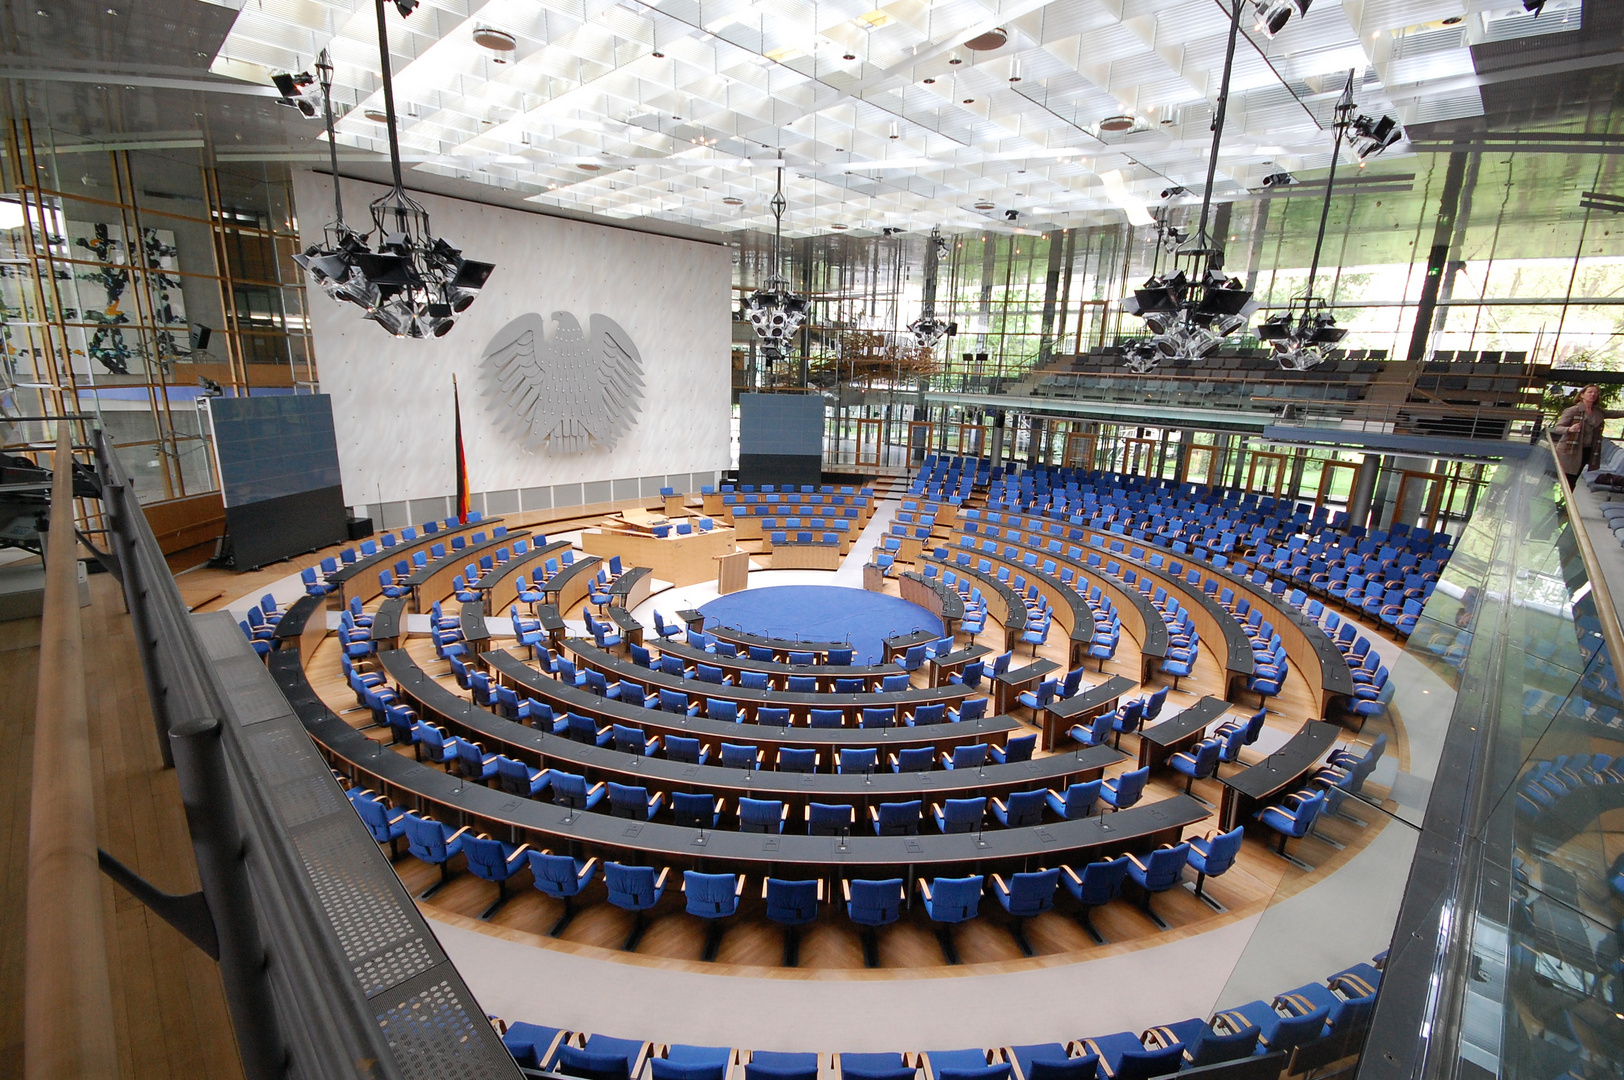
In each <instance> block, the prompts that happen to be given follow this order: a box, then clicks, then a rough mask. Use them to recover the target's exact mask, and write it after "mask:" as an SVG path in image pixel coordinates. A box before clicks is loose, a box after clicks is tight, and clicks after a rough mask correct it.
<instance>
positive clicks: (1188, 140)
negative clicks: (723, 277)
mask: <svg viewBox="0 0 1624 1080" xmlns="http://www.w3.org/2000/svg"><path fill="white" fill-rule="evenodd" d="M1562 2H1564V0H1551V3H1552V4H1559V3H1562ZM871 3H872V0H850V2H846V3H825V2H820V3H818V4H815V5H806V4H804V3H803V2H801V0H757V2H755V3H751V2H750V0H716V2H714V3H713V2H711V0H706V2H705V3H704V5H703V7H702V8H701V7H698V6H695V5H693V4H691V3H686V2H685V3H677V2H675V0H663V2H662V0H619V2H613V3H611V2H609V0H590V2H587V3H585V4H580V3H573V4H565V3H562V2H561V0H552V2H550V3H537V2H536V0H489V2H488V3H483V4H480V3H478V2H477V0H473V2H471V3H468V4H467V5H466V6H458V7H455V8H453V7H451V6H449V5H443V6H441V7H438V8H436V7H430V6H427V5H425V6H423V7H421V8H419V10H418V12H416V13H415V14H414V15H413V16H412V17H411V18H408V19H404V20H402V19H400V18H398V16H396V15H395V14H394V12H393V9H391V12H390V16H389V18H390V34H391V45H392V54H393V55H394V57H395V61H396V69H397V87H398V89H399V91H400V100H399V102H398V104H399V108H400V111H401V113H402V116H401V142H402V145H403V147H404V148H405V149H406V152H407V155H408V156H409V157H411V158H412V159H414V162H415V164H416V167H419V168H423V169H425V170H432V171H435V172H441V173H446V174H448V175H460V176H471V177H472V178H473V179H474V180H476V181H479V182H490V183H501V184H503V185H504V186H508V187H513V188H518V189H520V190H523V191H527V192H530V193H531V197H533V198H535V199H537V200H538V201H542V202H545V203H549V204H553V205H559V206H566V207H574V208H577V209H595V210H599V211H601V212H612V213H616V214H632V215H652V216H669V217H673V218H674V219H680V220H684V221H701V220H702V221H706V222H712V221H713V222H714V223H715V225H716V226H717V227H720V228H735V227H740V226H741V225H753V226H759V225H760V224H762V223H764V222H765V221H766V219H767V217H766V209H765V201H764V200H765V197H764V196H763V195H762V194H761V191H760V178H759V177H758V176H757V175H755V173H756V172H757V171H759V167H760V166H761V164H762V163H763V162H764V161H774V160H776V158H777V156H778V154H779V153H780V152H782V154H783V155H784V157H785V160H786V161H787V162H788V163H789V167H790V169H791V170H792V171H793V170H796V169H797V168H798V169H799V170H800V171H799V173H797V174H796V176H794V177H791V176H786V183H787V184H789V185H790V188H791V191H792V192H793V194H794V198H793V199H792V205H794V206H795V207H796V209H795V210H794V211H792V213H791V214H790V216H789V218H787V219H786V221H785V226H786V231H788V232H790V234H791V235H794V234H796V233H797V231H799V230H810V231H821V230H823V229H825V228H827V227H828V226H829V225H832V224H833V223H835V222H837V221H838V222H841V223H843V224H847V225H850V226H851V227H852V228H853V229H858V230H861V228H863V227H864V223H868V224H873V223H874V222H875V221H877V220H879V218H880V217H881V216H883V215H889V217H887V218H886V222H887V223H888V224H895V225H899V226H903V227H906V226H907V225H908V224H909V221H908V218H909V217H910V216H912V217H916V218H928V219H930V220H933V221H944V222H946V223H948V224H949V225H951V223H952V221H953V220H954V219H955V218H957V219H958V220H959V222H960V223H961V227H984V226H985V225H986V219H985V218H984V217H982V216H980V215H978V214H977V213H976V212H974V211H973V210H970V209H967V208H968V207H969V206H970V204H971V203H973V202H974V201H975V199H976V198H985V199H987V200H989V201H991V202H992V203H993V204H994V206H995V207H996V208H997V209H999V210H1000V211H1001V210H1002V209H1004V208H1006V207H1011V206H1022V207H1032V206H1035V205H1039V204H1040V203H1041V205H1043V206H1045V207H1048V208H1051V211H1046V212H1052V215H1055V216H1056V217H1057V220H1058V221H1060V222H1061V223H1064V222H1065V221H1067V220H1072V221H1083V220H1097V219H1098V215H1099V214H1101V213H1105V214H1107V215H1109V214H1112V213H1120V210H1119V209H1117V204H1116V203H1114V202H1112V201H1111V200H1110V199H1108V198H1106V197H1105V192H1104V190H1103V188H1102V185H1101V184H1100V183H1099V182H1098V180H1097V174H1098V171H1100V170H1105V171H1110V170H1113V169H1122V170H1124V177H1125V179H1124V187H1123V190H1127V191H1130V192H1133V193H1135V194H1140V193H1139V192H1137V191H1136V189H1135V186H1134V185H1135V184H1137V183H1139V182H1140V181H1138V180H1136V179H1134V177H1137V176H1143V177H1147V178H1148V177H1149V176H1150V175H1151V173H1150V171H1149V169H1154V170H1156V171H1157V172H1159V173H1161V174H1163V175H1162V176H1158V177H1157V178H1156V179H1155V180H1153V181H1148V180H1147V181H1146V182H1147V183H1153V184H1154V185H1155V186H1156V190H1157V191H1160V189H1161V188H1162V187H1165V186H1166V182H1167V181H1166V179H1165V177H1177V178H1178V179H1179V182H1189V181H1192V180H1193V181H1194V182H1196V183H1198V184H1199V183H1200V182H1202V181H1204V179H1205V154H1206V147H1207V144H1208V141H1209V134H1208V130H1207V125H1208V122H1209V121H1210V119H1211V115H1212V107H1213V100H1212V95H1213V94H1214V93H1215V81H1216V71H1217V70H1218V69H1219V68H1220V67H1221V64H1222V54H1223V44H1224V42H1223V38H1224V29H1225V27H1224V18H1223V12H1222V11H1221V10H1220V9H1219V8H1218V6H1217V5H1215V4H1213V3H1211V2H1210V0H1127V2H1126V4H1125V6H1120V7H1119V6H1118V4H1117V0H1055V2H1054V3H1050V4H1043V3H1041V2H1040V0H945V2H943V3H937V4H931V5H921V4H918V3H916V2H915V3H909V4H906V5H904V4H893V5H888V6H882V7H872V6H870V4H871ZM225 6H231V7H237V8H238V11H239V14H238V18H237V22H236V25H235V26H234V28H233V31H232V33H231V35H230V36H229V37H228V39H227V41H226V43H225V45H224V47H223V48H222V49H221V52H220V55H219V59H218V61H217V67H221V68H229V69H230V70H231V71H233V72H237V73H241V72H243V71H245V70H251V69H252V68H253V67H254V66H255V65H257V66H258V67H259V68H260V69H261V70H264V71H266V73H267V77H268V74H269V72H270V70H271V69H273V68H274V69H275V70H281V71H285V70H299V69H300V68H301V67H302V66H306V65H308V63H309V56H310V55H313V54H314V52H315V51H317V50H319V49H320V48H321V47H323V46H324V45H327V46H330V47H331V49H332V51H333V54H334V57H335V66H336V68H337V74H336V85H335V94H334V96H335V100H336V101H337V102H338V103H339V105H340V106H341V108H342V109H344V110H345V112H346V114H345V115H344V117H343V119H342V120H340V122H339V125H338V131H339V141H340V142H342V143H344V144H346V145H348V146H353V147H362V148H365V149H369V150H381V149H382V141H383V140H382V129H381V127H380V126H379V125H378V124H376V123H375V122H372V121H369V120H367V119H366V118H365V113H366V111H367V110H374V111H376V110H379V109H381V106H382V102H381V95H380V94H379V92H378V86H377V73H376V70H375V67H376V46H375V33H376V30H375V25H374V17H373V12H372V8H371V5H370V4H366V5H362V4H359V3H358V2H352V0H335V2H332V3H320V4H318V3H311V2H308V0H253V2H252V3H246V4H241V5H240V6H239V4H238V3H237V0H229V2H228V3H227V4H226V5H225ZM1477 6H1481V5H1477ZM1464 7H1465V5H1464V4H1463V3H1462V0H1449V2H1447V3H1446V2H1444V0H1365V2H1364V3H1363V4H1361V5H1359V6H1358V7H1356V8H1354V9H1352V10H1353V12H1354V14H1355V16H1356V17H1357V18H1358V20H1359V25H1357V26H1356V25H1353V24H1352V23H1351V22H1350V21H1349V16H1348V11H1347V9H1345V6H1344V5H1340V4H1330V3H1327V4H1322V5H1316V6H1315V7H1314V8H1313V9H1312V10H1311V12H1310V14H1309V15H1308V17H1307V18H1304V19H1293V20H1292V21H1291V23H1290V24H1288V26H1287V27H1286V28H1285V30H1284V31H1283V32H1282V33H1281V34H1280V35H1279V36H1278V37H1277V38H1275V39H1273V40H1269V39H1264V38H1262V36H1261V35H1250V34H1249V36H1250V37H1251V39H1252V43H1251V44H1250V45H1248V44H1246V43H1243V45H1242V48H1241V49H1240V50H1239V51H1238V53H1237V57H1236V71H1235V92H1234V94H1233V96H1232V99H1231V103H1230V105H1231V108H1230V115H1231V121H1230V128H1231V131H1232V133H1233V136H1234V138H1233V143H1232V145H1226V147H1225V148H1224V150H1223V151H1222V155H1221V158H1220V161H1219V177H1220V183H1219V190H1220V191H1223V190H1229V189H1233V188H1235V187H1236V184H1234V183H1232V182H1231V181H1230V178H1231V177H1245V178H1253V177H1255V175H1258V174H1257V173H1256V170H1257V169H1258V168H1259V167H1261V165H1262V164H1263V160H1264V159H1263V157H1262V156H1260V154H1259V153H1258V152H1256V151H1255V149H1254V148H1255V147H1257V146H1259V145H1261V144H1263V143H1268V144H1269V145H1270V146H1271V147H1278V150H1279V152H1278V153H1274V154H1271V155H1268V159H1269V160H1276V159H1279V160H1284V159H1289V160H1291V161H1293V162H1300V163H1302V164H1299V165H1298V166H1297V167H1298V168H1311V167H1313V165H1314V163H1316V162H1321V163H1322V162H1323V161H1324V155H1325V151H1324V148H1323V139H1322V137H1321V136H1322V132H1321V130H1320V126H1319V124H1316V123H1315V121H1314V120H1313V117H1312V116H1311V112H1314V115H1318V113H1319V112H1323V111H1324V110H1323V108H1320V105H1321V102H1319V100H1318V98H1317V97H1316V96H1315V91H1314V90H1313V86H1314V85H1316V84H1315V82H1314V80H1316V79H1319V78H1321V77H1324V78H1331V77H1332V76H1335V75H1340V73H1341V72H1342V71H1345V70H1346V69H1347V68H1349V67H1354V68H1358V69H1360V70H1361V71H1362V72H1366V71H1368V72H1369V75H1368V77H1367V76H1364V75H1362V76H1361V81H1362V82H1363V85H1362V86H1361V96H1360V101H1361V102H1362V103H1365V102H1368V103H1369V104H1370V105H1371V107H1372V108H1380V107H1384V103H1385V101H1386V98H1387V94H1386V91H1385V90H1384V89H1383V82H1382V81H1383V80H1386V81H1388V82H1392V81H1393V80H1395V79H1398V80H1401V81H1403V82H1405V83H1407V84H1414V83H1419V84H1420V86H1419V87H1417V86H1414V85H1406V86H1404V95H1403V96H1404V98H1405V100H1406V101H1410V102H1426V101H1428V95H1427V94H1426V93H1425V86H1426V83H1427V82H1428V81H1429V80H1435V79H1439V78H1444V77H1446V76H1448V75H1453V74H1454V73H1457V72H1460V71H1462V70H1465V71H1470V52H1469V46H1468V43H1467V42H1466V40H1465V39H1466V38H1467V37H1468V36H1470V35H1468V34H1467V33H1465V32H1462V31H1460V30H1459V29H1457V30H1456V32H1455V33H1454V34H1453V35H1452V36H1448V35H1435V31H1436V30H1437V29H1438V27H1437V26H1434V25H1431V24H1434V23H1438V22H1441V20H1442V18H1444V17H1445V16H1446V15H1449V14H1461V13H1463V11H1464ZM1435 8H1436V9H1437V10H1436V11H1435V10H1434V9H1435ZM1479 21H1480V20H1479ZM1464 25H1466V26H1467V27H1468V29H1470V30H1471V31H1472V33H1473V34H1478V35H1480V34H1481V31H1479V30H1477V29H1475V28H1476V27H1477V26H1478V22H1474V21H1473V19H1466V20H1465V22H1464ZM481 27H489V28H492V29H496V30H500V31H501V32H503V33H506V34H510V35H512V37H513V39H514V49H513V51H512V52H511V53H508V54H506V59H507V60H508V62H507V63H503V64H498V63H495V62H493V54H492V52H491V50H489V49H486V48H483V47H481V46H479V45H478V44H476V43H475V42H474V40H473V33H474V31H475V30H476V29H478V28H481ZM993 27H1003V28H1005V29H1006V30H1007V32H1008V42H1007V44H1005V45H1004V46H1002V47H1001V48H998V49H996V50H993V51H992V52H981V53H976V52H971V51H968V50H966V49H964V48H963V43H964V42H965V41H966V40H968V38H970V37H972V36H975V35H977V34H981V33H985V32H986V31H988V30H990V29H992V28H993ZM1260 50H1262V51H1263V52H1264V53H1266V55H1267V62H1265V59H1264V57H1263V56H1261V55H1259V51H1260ZM656 51H658V52H659V53H661V54H663V55H662V56H655V55H654V53H655V52H656ZM847 56H850V57H852V59H850V60H847V59H845V58H846V57H847ZM955 57H956V58H957V59H959V60H960V61H961V62H960V63H958V64H951V63H949V60H950V59H953V58H955ZM1016 60H1018V61H1019V65H1020V68H1019V73H1020V76H1021V80H1020V82H1018V83H1015V82H1010V81H1009V77H1010V75H1011V74H1013V70H1012V66H1011V65H1012V62H1014V61H1016ZM926 79H930V80H932V81H931V82H929V83H927V82H926V81H925V80H926ZM1282 79H1284V80H1285V82H1284V83H1283V82H1282ZM1305 80H1306V81H1305ZM1433 96H1434V97H1439V98H1440V100H1439V101H1438V102H1435V103H1433V104H1432V105H1429V106H1428V107H1429V108H1432V109H1434V111H1436V109H1437V108H1439V107H1443V105H1447V106H1448V109H1447V110H1446V111H1448V112H1450V113H1451V114H1455V113H1460V111H1461V110H1462V109H1466V110H1470V109H1471V108H1472V107H1474V103H1475V102H1476V101H1477V98H1476V92H1475V91H1469V92H1461V91H1458V90H1451V92H1450V94H1449V95H1448V97H1449V100H1448V101H1447V102H1444V101H1442V99H1441V97H1440V96H1439V95H1433ZM1456 98H1461V99H1462V101H1457V100H1456ZM967 102H968V103H967ZM1462 102H1464V104H1463V103H1462ZM1305 106H1306V107H1305ZM1410 107H1411V108H1412V109H1413V108H1417V107H1419V106H1418V105H1412V106H1410ZM1316 110H1317V111H1316ZM1118 114H1126V115H1129V116H1131V117H1133V119H1134V125H1133V128H1132V130H1130V131H1128V132H1124V133H1118V134H1104V133H1101V132H1100V131H1099V129H1098V126H1097V125H1098V124H1099V122H1100V121H1101V120H1102V119H1104V118H1105V117H1108V116H1113V115H1118ZM1407 119H1410V118H1409V117H1407ZM1164 121H1171V122H1166V123H1164ZM893 132H894V133H895V135H896V137H895V138H892V137H891V136H892V134H893ZM1096 136H1100V137H1096ZM1102 138H1103V140H1104V141H1102ZM1062 153H1066V154H1068V158H1067V159H1066V160H1062V159H1061V157H1060V156H1059V155H1061V154H1062ZM749 159H754V161H751V160H749ZM914 160H919V161H921V162H922V164H920V165H918V166H909V167H906V168H904V167H888V163H889V162H909V161H914ZM589 162H591V163H601V168H600V170H599V171H598V172H594V173H587V172H583V171H581V170H580V169H579V168H577V165H578V164H582V163H589ZM634 164H635V168H633V165H634ZM848 166H849V167H850V168H851V170H852V171H851V172H847V171H846V168H847V167H848ZM927 166H928V167H927ZM1141 166H1148V167H1149V168H1142V167H1141ZM865 169H866V171H865ZM701 177H703V178H704V183H703V184H700V183H699V180H700V178H701ZM802 177H805V178H804V179H803V178H802ZM673 185H674V188H673ZM1226 185H1228V187H1226ZM707 186H708V190H706V187H707ZM1150 194H1152V195H1154V194H1155V193H1154V192H1152V193H1150ZM727 197H738V198H741V199H744V200H746V202H745V204H743V205H741V206H737V207H735V206H727V205H724V204H723V202H722V200H723V199H724V198H727ZM893 218H894V219H896V220H892V219H893Z"/></svg>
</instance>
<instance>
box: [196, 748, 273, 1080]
mask: <svg viewBox="0 0 1624 1080" xmlns="http://www.w3.org/2000/svg"><path fill="white" fill-rule="evenodd" d="M169 738H170V741H171V743H172V744H173V746H174V756H175V776H176V779H178V780H179V782H180V799H181V803H182V804H183V805H184V806H185V807H186V824H187V827H188V828H189V829H190V830H191V833H192V850H193V852H194V853H195V854H196V856H197V878H198V881H199V882H201V883H202V886H203V895H204V896H205V897H206V898H207V899H208V905H209V914H210V915H212V916H213V918H214V926H215V931H216V940H218V941H219V943H220V981H221V982H222V983H223V984H224V989H225V994H226V1005H227V1007H228V1008H229V1009H230V1010H231V1023H232V1027H233V1028H235V1029H236V1032H237V1046H238V1049H239V1051H240V1052H241V1054H242V1064H243V1071H244V1073H246V1074H247V1076H248V1078H249V1080H280V1078H281V1077H282V1076H283V1075H284V1074H285V1073H286V1071H287V1061H288V1050H287V1046H286V1045H285V1044H284V1042H283V1040H282V1035H281V1032H280V1031H279V1030H278V1027H277V1023H276V1016H277V1011H276V1005H275V1001H274V998H273V995H272V993H271V980H270V976H269V972H268V970H267V966H266V965H267V957H266V953H265V945H264V943H263V941H261V939H260V933H259V922H258V920H257V919H256V918H255V914H254V911H255V899H254V894H253V889H252V886H251V885H250V883H249V880H248V866H247V851H246V845H245V844H244V842H243V833H242V828H241V826H240V825H239V824H238V822H237V804H236V801H235V800H234V799H233V798H232V794H231V780H230V777H229V775H228V773H227V771H226V758H225V751H224V747H223V746H222V745H221V732H220V721H219V720H217V719H215V718H214V717H212V716H209V717H201V718H198V719H189V720H181V721H179V722H178V723H176V724H174V725H173V726H172V727H171V728H170V730H169Z"/></svg>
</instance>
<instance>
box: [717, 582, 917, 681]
mask: <svg viewBox="0 0 1624 1080" xmlns="http://www.w3.org/2000/svg"><path fill="white" fill-rule="evenodd" d="M699 610H700V611H702V612H704V614H705V625H707V626H716V625H720V626H732V627H736V628H738V629H740V630H744V631H746V632H748V633H751V634H760V635H762V636H763V637H783V638H795V637H799V638H800V639H801V640H802V641H850V642H851V644H852V648H853V649H855V650H856V655H855V656H854V657H853V659H852V662H853V663H856V664H878V663H879V662H880V660H881V657H882V656H883V653H884V641H885V639H886V638H888V637H895V636H896V635H898V634H911V633H913V632H914V631H915V630H930V631H932V632H934V633H937V634H940V633H941V632H942V620H941V619H938V618H937V617H936V616H934V615H932V614H931V613H930V612H928V611H926V610H925V609H924V608H922V607H920V606H919V605H918V604H910V603H909V602H908V601H906V600H903V599H900V598H898V597H895V596H886V595H885V594H884V593H876V592H869V591H868V590H867V589H849V588H843V587H841V586H838V585H776V586H772V587H769V588H765V589H745V590H744V591H743V592H736V593H729V594H728V595H726V596H718V597H717V598H716V599H715V600H712V601H711V602H710V603H708V604H703V605H701V606H700V608H699Z"/></svg>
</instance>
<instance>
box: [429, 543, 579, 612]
mask: <svg viewBox="0 0 1624 1080" xmlns="http://www.w3.org/2000/svg"><path fill="white" fill-rule="evenodd" d="M541 539H543V540H545V539H546V537H542V538H541ZM568 550H570V542H569V541H568V540H554V541H553V542H552V543H550V544H543V545H542V546H540V547H534V548H531V549H530V550H529V551H527V552H525V553H524V554H523V555H519V556H516V557H514V558H512V559H509V560H508V561H507V562H505V563H501V564H499V565H497V566H494V567H492V568H491V569H490V570H489V571H487V572H486V573H485V574H484V575H482V576H481V577H480V579H479V580H478V581H476V582H475V583H474V588H476V589H478V590H479V591H480V592H482V593H484V594H485V614H487V615H500V614H501V613H502V612H503V611H504V610H505V609H506V608H507V607H508V605H510V604H513V603H515V602H517V601H518V599H519V574H520V573H521V572H524V571H526V570H530V569H533V568H534V567H535V566H536V564H540V565H541V566H543V567H545V566H546V563H547V560H548V559H551V558H553V557H554V556H557V555H558V553H559V552H561V551H568ZM559 569H560V570H562V569H563V567H559ZM436 599H438V598H436Z"/></svg>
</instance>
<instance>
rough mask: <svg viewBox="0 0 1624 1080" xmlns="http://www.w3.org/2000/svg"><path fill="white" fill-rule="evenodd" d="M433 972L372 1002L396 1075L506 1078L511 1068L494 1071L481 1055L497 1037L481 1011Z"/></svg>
mask: <svg viewBox="0 0 1624 1080" xmlns="http://www.w3.org/2000/svg"><path fill="white" fill-rule="evenodd" d="M449 966H450V965H447V967H449ZM437 974H438V972H430V973H429V974H427V975H425V976H423V977H421V978H420V979H418V980H415V981H414V982H413V983H412V984H409V985H407V986H403V987H401V988H400V992H399V993H396V994H390V995H388V996H387V997H383V998H379V999H377V1000H376V1001H375V1002H374V1004H375V1005H376V1006H378V1013H377V1016H378V1026H379V1027H381V1028H382V1029H383V1033H384V1038H386V1039H388V1040H389V1045H390V1047H391V1048H392V1049H393V1050H394V1051H395V1060H396V1061H397V1062H399V1063H400V1067H401V1073H402V1074H403V1075H404V1076H406V1077H407V1078H408V1080H419V1078H421V1080H485V1078H486V1077H490V1078H492V1080H498V1078H500V1080H509V1078H510V1077H511V1076H512V1075H513V1074H512V1073H511V1072H510V1071H501V1070H499V1069H498V1068H496V1067H495V1066H493V1065H492V1064H491V1063H490V1062H489V1061H488V1060H486V1059H484V1058H483V1057H482V1056H481V1055H482V1053H483V1050H484V1047H485V1046H486V1045H488V1044H489V1043H490V1042H494V1041H495V1039H496V1033H495V1031H494V1030H492V1028H491V1026H490V1023H489V1021H487V1020H486V1019H485V1015H484V1013H483V1012H481V1011H480V1009H479V1007H478V1005H477V1003H475V1002H474V1001H473V1000H472V998H467V999H465V998H464V997H463V995H462V993H459V992H458V990H457V989H456V988H455V987H454V986H453V984H452V983H451V981H450V980H449V979H445V978H437V977H436V976H437ZM481 1029H483V1030H481Z"/></svg>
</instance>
